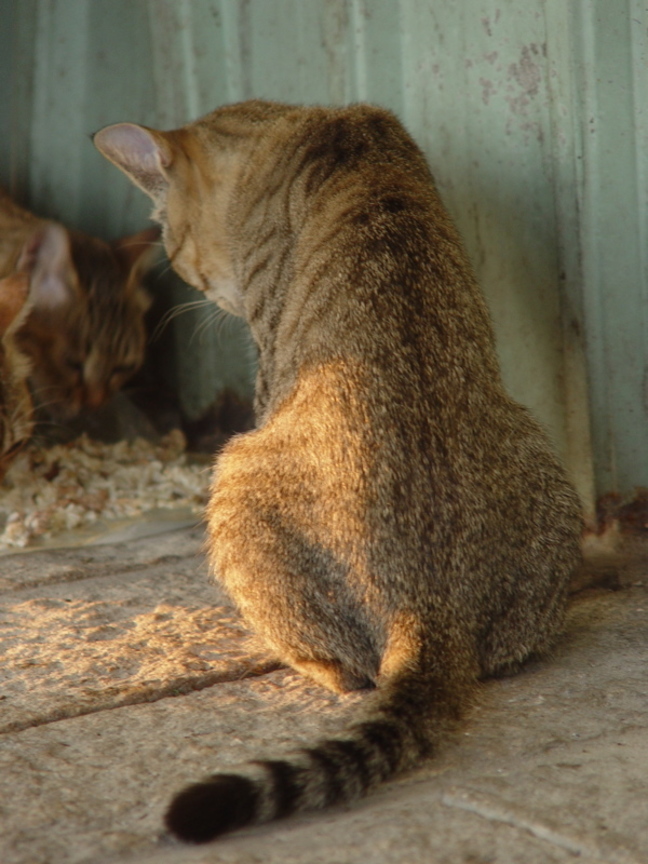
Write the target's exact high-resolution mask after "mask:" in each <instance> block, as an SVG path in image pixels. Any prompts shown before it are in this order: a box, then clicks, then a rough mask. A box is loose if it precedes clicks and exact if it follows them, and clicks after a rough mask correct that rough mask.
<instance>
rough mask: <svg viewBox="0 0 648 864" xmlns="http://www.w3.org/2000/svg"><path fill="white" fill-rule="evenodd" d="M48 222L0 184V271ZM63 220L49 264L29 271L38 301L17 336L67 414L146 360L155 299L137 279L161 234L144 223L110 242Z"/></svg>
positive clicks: (55, 409) (45, 399) (97, 399)
mask: <svg viewBox="0 0 648 864" xmlns="http://www.w3.org/2000/svg"><path fill="white" fill-rule="evenodd" d="M44 224H45V221H44V220H42V219H40V218H38V217H37V216H34V215H33V214H32V213H29V212H28V211H26V210H24V209H22V208H21V207H18V205H17V204H15V203H14V202H13V201H12V200H11V198H10V197H9V196H8V195H7V194H6V193H5V192H3V191H2V190H0V277H2V276H5V275H6V274H8V273H10V272H11V271H12V270H13V269H14V267H15V264H16V261H17V259H18V257H19V256H20V254H21V250H22V249H23V247H24V244H25V242H26V241H27V238H28V237H29V236H31V235H33V234H34V232H35V231H36V230H37V228H38V227H39V226H42V225H44ZM59 227H60V230H59V231H58V232H56V233H55V234H54V235H53V237H52V242H51V243H50V245H49V254H50V256H51V257H50V260H49V262H46V264H47V266H43V267H41V268H40V270H39V272H38V273H37V274H35V276H34V278H33V279H32V288H31V294H32V302H33V308H32V310H31V312H30V314H29V315H28V317H27V319H26V321H25V323H24V325H23V326H22V327H21V329H20V330H19V332H18V333H17V336H16V341H17V344H18V346H19V348H20V350H21V351H22V352H23V353H24V354H25V355H26V356H28V357H29V359H30V362H31V365H32V373H31V378H30V381H31V384H32V388H33V390H34V393H35V396H36V398H37V400H38V401H39V402H40V403H42V404H43V405H44V406H46V408H47V410H48V411H49V412H50V413H51V414H53V415H54V416H56V417H58V418H69V417H73V416H74V415H75V414H77V413H78V411H79V410H80V409H81V408H83V407H90V408H96V407H98V406H99V405H101V404H103V403H104V402H105V401H106V400H107V399H108V398H109V397H110V396H111V395H112V394H113V393H115V392H116V391H117V390H118V389H119V388H120V387H122V385H123V384H124V383H125V382H126V381H127V380H128V378H130V377H131V375H133V373H134V372H136V371H137V369H138V368H139V367H140V366H141V364H142V362H143V359H144V350H145V345H146V333H145V329H144V312H145V311H146V309H147V308H148V306H149V302H150V301H149V298H148V295H147V294H146V292H145V290H144V289H143V288H142V287H141V285H140V280H141V278H142V276H143V274H144V272H145V271H146V269H147V268H148V267H149V266H150V265H151V263H152V258H153V256H154V255H155V254H156V252H157V249H156V244H155V241H156V239H157V238H158V236H159V234H158V231H157V229H147V230H146V231H142V232H140V233H139V234H135V235H134V236H132V237H125V238H123V239H121V240H119V241H117V242H115V243H113V244H112V245H108V244H107V243H104V242H103V241H102V240H99V239H97V238H95V237H89V236H88V235H86V234H82V233H81V232H79V231H71V230H67V229H64V228H63V227H62V226H59Z"/></svg>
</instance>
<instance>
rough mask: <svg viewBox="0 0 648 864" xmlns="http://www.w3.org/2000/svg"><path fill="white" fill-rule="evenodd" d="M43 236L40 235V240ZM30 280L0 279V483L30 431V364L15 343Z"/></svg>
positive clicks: (24, 275) (23, 275) (19, 276)
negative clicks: (28, 381) (28, 383)
mask: <svg viewBox="0 0 648 864" xmlns="http://www.w3.org/2000/svg"><path fill="white" fill-rule="evenodd" d="M46 234H47V229H45V235H46ZM45 235H44V234H43V233H42V232H39V237H40V238H41V241H42V238H43V236H45ZM29 278H30V277H29V273H28V272H27V271H26V270H20V269H19V270H17V271H16V272H14V273H12V274H10V275H9V276H5V277H4V278H3V279H0V480H2V477H3V476H4V474H5V471H6V469H7V467H8V466H9V464H10V462H11V461H12V459H13V458H14V457H15V456H16V454H17V453H18V451H19V450H20V448H21V447H22V446H23V444H25V443H26V441H27V440H28V439H29V437H30V436H31V433H32V428H33V405H32V399H31V395H30V392H29V387H28V385H27V377H28V375H29V361H28V360H27V358H26V357H25V356H24V354H22V353H21V352H20V350H19V349H18V346H17V345H16V341H15V334H16V330H17V329H18V328H19V327H20V326H21V324H22V323H23V321H24V319H25V317H26V316H27V314H28V312H29V308H30V299H29Z"/></svg>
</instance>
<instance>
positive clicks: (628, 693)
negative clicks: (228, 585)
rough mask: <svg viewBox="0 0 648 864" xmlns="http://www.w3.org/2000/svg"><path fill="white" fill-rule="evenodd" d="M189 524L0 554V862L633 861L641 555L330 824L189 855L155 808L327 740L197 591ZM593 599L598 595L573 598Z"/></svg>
mask: <svg viewBox="0 0 648 864" xmlns="http://www.w3.org/2000/svg"><path fill="white" fill-rule="evenodd" d="M201 540H202V535H201V531H200V530H199V529H187V528H185V529H183V530H176V531H169V530H167V531H166V532H165V533H163V534H161V535H158V536H154V537H148V538H144V539H139V540H134V541H131V542H124V543H113V544H112V545H98V546H92V547H86V548H81V549H63V550H54V551H42V552H31V553H27V554H25V553H21V554H18V555H11V556H5V557H2V558H0V592H1V600H0V628H1V629H0V637H1V639H2V651H1V655H2V661H1V666H0V731H1V732H2V734H1V735H0V864H45V862H46V864H64V862H65V864H68V862H69V864H72V862H74V864H82V862H84V864H86V862H88V864H89V862H92V864H104V862H106V864H107V862H127V861H137V862H140V864H153V862H156V864H157V862H160V864H162V862H164V864H189V862H204V864H207V862H210V864H211V862H231V864H234V862H236V864H253V862H264V864H275V862H276V864H279V862H281V864H292V862H294V864H297V862H299V864H325V862H326V864H333V862H335V864H346V862H348V864H352V862H353V864H373V862H376V864H378V862H399V864H401V862H402V864H410V862H411V864H416V862H421V864H423V862H425V864H432V862H448V864H450V862H452V864H459V862H471V864H486V862H506V864H509V862H520V864H535V862H538V864H551V862H567V861H570V862H571V861H574V860H575V859H578V860H579V861H584V862H589V861H593V862H596V861H605V862H619V864H626V862H628V864H630V862H648V545H646V544H645V543H643V542H639V541H634V542H632V543H630V544H626V546H625V547H624V550H623V552H622V553H618V552H615V553H614V554H612V553H610V554H609V555H608V554H602V553H601V552H600V550H599V551H598V552H597V556H596V559H595V560H594V562H593V564H592V566H591V567H590V568H589V570H588V571H587V572H586V573H585V575H584V576H583V579H582V580H581V583H580V588H581V590H579V591H578V592H577V593H575V594H574V597H573V602H572V607H571V611H570V615H569V621H568V627H567V632H566V634H565V637H564V638H563V639H562V641H561V642H560V644H559V645H558V646H557V648H556V651H555V654H554V656H553V657H552V658H550V659H547V660H545V661H542V662H537V663H534V664H532V665H530V666H528V668H527V669H526V670H525V671H524V672H523V673H522V674H520V675H518V676H516V677H513V678H508V679H504V680H499V681H492V682H489V683H487V684H485V685H484V687H483V692H482V698H481V700H480V702H479V705H478V706H477V707H476V709H475V710H474V711H473V713H472V715H471V716H470V718H469V719H468V720H467V722H466V723H465V724H464V725H463V726H462V728H461V729H460V730H459V732H458V733H457V735H456V737H455V738H453V739H451V740H449V741H448V742H447V744H446V745H445V746H444V747H443V750H442V752H441V753H440V754H439V756H438V757H437V758H436V759H435V760H433V761H431V762H429V763H427V764H424V765H421V767H420V769H419V770H418V771H416V772H414V773H411V774H410V775H408V776H406V777H402V778H400V779H398V780H397V781H395V782H393V783H390V784H387V785H386V786H384V787H383V788H382V789H381V790H380V791H379V792H378V793H376V794H374V795H373V796H371V797H370V798H368V799H366V800H364V801H362V802H360V803H358V804H356V805H354V806H352V807H346V808H343V809H338V810H332V811H328V812H326V813H323V814H314V815H308V816H302V817H299V818H294V819H291V820H288V821H285V822H283V823H275V824H272V825H268V826H264V827H262V828H257V829H250V830H247V831H245V832H240V833H239V834H237V835H233V836H231V837H229V838H227V839H225V840H221V841H219V842H217V843H214V844H212V845H210V846H206V847H187V846H182V845H180V844H179V843H176V842H175V841H172V840H170V839H169V838H168V837H165V836H164V835H163V832H162V830H161V816H162V813H163V811H164V808H165V806H166V804H167V802H168V800H169V796H170V794H171V793H172V792H173V791H174V790H177V789H178V788H179V787H181V786H182V785H183V784H184V783H186V782H187V781H190V780H192V779H198V778H200V777H201V776H202V775H204V774H206V773H211V772H212V771H214V770H216V769H217V768H221V767H224V766H228V765H232V764H234V763H237V762H240V761H243V760H245V759H247V758H250V757H251V758H258V757H261V756H270V755H272V756H276V755H278V754H280V753H281V752H282V751H285V750H286V749H288V748H291V747H294V746H295V745H300V744H302V743H307V742H308V743H310V742H313V740H314V739H317V738H319V737H320V736H321V735H322V734H324V733H326V734H328V733H331V732H334V731H336V730H338V729H340V728H341V727H342V726H343V725H344V722H345V721H346V720H347V719H348V718H349V717H350V716H352V715H353V711H354V706H355V705H356V703H357V702H358V700H359V699H361V698H362V696H361V695H354V696H353V697H347V698H338V697H336V696H333V695H331V694H328V693H326V692H324V691H322V690H320V689H319V688H317V687H315V686H312V685H309V684H307V683H306V682H305V681H304V680H303V679H301V678H300V677H299V676H298V675H296V674H295V673H293V672H291V671H288V670H285V669H276V668H274V670H273V668H272V664H270V663H269V662H268V660H267V658H265V657H264V655H263V654H261V653H260V652H258V651H256V649H255V647H254V644H253V643H251V642H250V640H249V638H248V636H247V633H246V631H245V629H244V628H243V626H242V624H241V622H240V620H239V618H238V616H237V614H236V612H235V611H234V610H233V609H232V608H231V606H230V605H229V604H228V602H227V600H226V598H225V597H224V596H222V595H221V594H220V593H219V591H218V589H217V588H216V587H215V586H213V585H210V584H209V582H208V580H207V577H206V572H205V567H204V563H203V560H202V557H201V554H200V544H201ZM586 585H587V586H592V585H598V587H584V586H586Z"/></svg>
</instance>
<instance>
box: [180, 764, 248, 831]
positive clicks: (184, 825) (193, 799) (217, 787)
mask: <svg viewBox="0 0 648 864" xmlns="http://www.w3.org/2000/svg"><path fill="white" fill-rule="evenodd" d="M257 803H258V792H257V789H256V786H255V784H254V783H253V782H252V781H251V780H248V779H247V777H240V776H239V775H237V774H216V775H214V776H213V777H210V778H209V779H208V780H205V781H203V782H202V783H195V784H194V785H192V786H187V788H186V789H183V791H182V792H180V793H178V795H176V797H175V798H174V799H173V801H172V802H171V804H170V806H169V809H168V810H167V812H166V814H165V816H164V822H165V824H166V827H167V828H168V829H169V831H170V832H171V833H172V834H175V836H176V837H179V838H180V840H186V841H188V842H190V843H208V842H209V841H210V840H214V839H215V838H216V837H218V836H219V835H220V834H225V833H226V832H227V831H234V830H235V829H236V828H242V827H243V826H244V825H249V823H250V822H253V821H254V818H255V816H256V812H257Z"/></svg>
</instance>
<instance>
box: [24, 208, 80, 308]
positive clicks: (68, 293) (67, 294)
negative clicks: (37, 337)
mask: <svg viewBox="0 0 648 864" xmlns="http://www.w3.org/2000/svg"><path fill="white" fill-rule="evenodd" d="M17 271H18V272H20V273H27V274H28V275H29V277H30V286H31V290H30V295H31V299H32V300H33V302H34V305H35V306H37V307H38V308H39V309H56V308H57V307H58V306H62V305H63V304H65V303H68V302H69V301H70V300H71V299H73V297H74V296H75V293H76V279H77V277H76V271H75V269H74V264H73V262H72V253H71V251H70V237H69V235H68V232H67V231H66V230H65V228H63V226H62V225H58V224H57V223H56V222H46V223H45V224H44V226H43V227H42V228H41V229H40V230H39V231H36V233H34V234H33V235H32V236H31V237H30V238H29V240H28V241H27V242H26V243H25V245H24V246H23V250H22V252H21V253H20V258H19V259H18V266H17Z"/></svg>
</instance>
